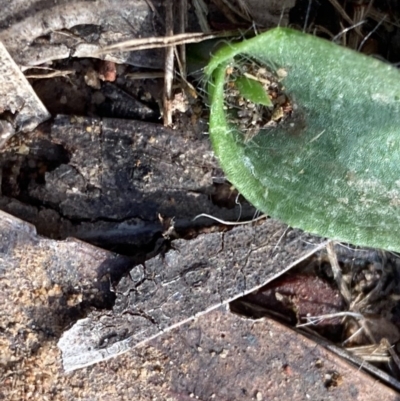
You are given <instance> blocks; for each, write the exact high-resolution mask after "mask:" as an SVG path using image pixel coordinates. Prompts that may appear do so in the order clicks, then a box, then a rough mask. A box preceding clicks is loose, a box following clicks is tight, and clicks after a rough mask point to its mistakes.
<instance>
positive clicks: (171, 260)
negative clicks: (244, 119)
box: [58, 220, 324, 371]
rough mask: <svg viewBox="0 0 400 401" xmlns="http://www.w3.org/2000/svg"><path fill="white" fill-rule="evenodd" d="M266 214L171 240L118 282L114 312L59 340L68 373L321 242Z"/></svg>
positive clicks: (252, 284)
mask: <svg viewBox="0 0 400 401" xmlns="http://www.w3.org/2000/svg"><path fill="white" fill-rule="evenodd" d="M286 230H287V227H286V226H284V225H283V224H281V223H279V222H277V221H274V220H267V221H266V222H265V223H264V224H262V225H258V226H254V227H237V228H234V229H233V230H232V231H230V232H227V233H225V234H224V233H213V234H208V235H201V236H199V237H197V238H196V239H194V240H191V241H184V240H178V241H174V242H173V244H172V249H171V250H170V251H169V252H168V253H166V254H165V255H164V256H162V255H159V256H157V257H155V258H153V259H151V260H150V261H148V262H146V264H145V265H139V266H136V267H135V268H134V269H133V270H132V271H131V274H130V275H128V276H127V277H125V278H124V279H122V280H121V282H120V283H119V285H118V288H117V289H116V294H117V299H116V303H115V306H114V308H113V311H112V312H108V313H106V314H103V313H100V312H94V313H92V314H91V315H90V316H89V317H88V318H86V319H84V320H81V321H78V322H77V323H76V324H75V325H74V326H73V327H72V328H71V329H70V330H68V331H66V332H65V333H64V335H63V336H62V338H61V339H60V341H59V343H58V346H59V348H60V349H61V350H62V352H63V365H64V368H65V370H66V371H70V370H74V369H79V368H82V367H85V366H89V365H92V364H94V363H96V362H99V361H102V360H105V359H108V358H111V357H113V356H116V355H118V354H121V353H123V352H126V351H127V350H129V349H130V348H132V347H135V346H137V345H139V344H142V343H143V342H145V341H148V340H149V339H151V338H154V337H156V336H158V335H160V334H161V333H163V332H164V331H167V330H170V329H172V328H174V327H176V326H179V325H181V324H182V323H185V322H186V321H188V320H190V319H194V318H196V317H197V316H199V315H202V314H204V313H206V312H208V311H210V310H212V309H215V308H217V307H218V306H219V305H221V304H225V303H228V302H230V301H232V300H234V299H236V298H238V297H240V296H243V295H244V294H247V293H249V292H251V291H254V290H256V289H257V288H259V287H261V286H263V285H265V284H266V283H267V282H269V281H271V280H272V279H274V278H275V277H277V276H279V275H281V274H283V273H284V272H285V271H287V270H288V269H290V268H291V267H293V265H295V264H297V263H299V262H300V261H301V260H304V259H305V258H306V257H308V256H309V255H311V254H313V253H315V252H316V251H318V250H319V249H321V248H322V247H324V242H322V240H321V239H318V238H315V237H312V236H311V235H306V234H302V233H301V232H299V231H297V230H288V231H287V232H286Z"/></svg>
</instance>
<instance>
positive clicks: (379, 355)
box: [346, 339, 398, 363]
mask: <svg viewBox="0 0 400 401" xmlns="http://www.w3.org/2000/svg"><path fill="white" fill-rule="evenodd" d="M384 341H385V339H382V341H381V342H380V344H373V345H363V346H361V347H349V348H346V349H347V351H349V352H351V353H352V354H353V355H355V356H357V357H359V358H362V359H363V360H364V361H367V362H375V363H388V362H390V359H391V356H390V355H389V354H390V349H391V346H390V344H389V343H388V342H387V340H386V343H385V342H384ZM396 357H397V355H396ZM397 358H398V357H397Z"/></svg>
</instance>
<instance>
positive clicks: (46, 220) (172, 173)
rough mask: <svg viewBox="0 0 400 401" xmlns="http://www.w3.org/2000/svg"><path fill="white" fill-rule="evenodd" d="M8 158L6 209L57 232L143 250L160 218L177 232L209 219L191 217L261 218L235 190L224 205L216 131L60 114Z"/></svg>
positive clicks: (3, 160)
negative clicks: (213, 137) (170, 222)
mask: <svg viewBox="0 0 400 401" xmlns="http://www.w3.org/2000/svg"><path fill="white" fill-rule="evenodd" d="M0 164H1V165H2V166H3V169H4V170H3V171H7V174H8V175H7V177H6V178H5V179H4V180H3V194H2V195H3V196H2V197H0V207H1V209H3V210H5V211H7V212H9V213H11V214H14V215H16V216H17V217H20V218H22V219H24V220H27V221H29V222H31V223H33V224H35V225H36V227H37V228H38V232H39V233H40V234H42V235H46V236H50V237H52V238H66V237H68V236H74V237H77V238H80V239H82V240H86V241H89V242H91V243H95V244H98V245H101V246H107V247H108V248H110V247H113V246H118V245H121V244H126V245H129V244H130V245H132V246H134V245H136V246H141V245H142V244H145V243H148V242H149V241H150V240H151V239H152V238H153V237H154V235H156V234H158V235H160V233H161V232H162V231H163V227H162V224H161V223H160V220H159V217H158V215H159V214H160V215H162V216H163V217H164V218H167V219H172V218H175V227H176V229H178V230H179V229H187V228H189V227H196V226H197V227H200V226H201V225H203V226H204V225H205V224H209V223H210V220H206V219H199V220H196V221H195V222H193V221H192V219H193V218H194V217H195V216H196V215H197V214H200V213H209V214H212V215H215V216H217V217H219V218H222V219H225V220H233V221H234V220H236V219H237V217H238V216H240V215H241V216H242V219H251V217H252V216H253V214H254V209H253V208H252V207H250V206H249V205H248V204H247V203H246V202H243V201H241V203H242V204H241V205H239V204H235V197H236V195H235V194H234V193H231V194H229V193H228V194H225V195H224V197H223V199H224V202H223V203H220V202H218V199H216V198H217V197H218V193H219V192H218V191H219V190H220V189H221V188H224V185H225V184H224V180H223V177H222V172H221V170H220V169H219V167H218V163H217V161H216V159H215V157H214V155H213V153H212V151H211V147H210V143H209V140H208V137H207V136H206V135H204V134H203V133H202V132H196V131H194V130H193V129H192V128H191V127H190V126H187V129H186V130H171V129H167V128H164V127H162V126H161V125H159V124H151V123H144V122H139V121H128V120H112V119H104V120H100V119H91V118H76V117H62V116H61V117H58V118H57V119H56V120H55V121H54V123H53V124H52V125H51V127H50V128H46V127H41V128H40V129H38V130H36V131H35V133H33V134H32V135H31V139H30V141H29V142H28V143H27V152H26V153H25V154H20V153H17V154H16V153H15V151H13V150H9V151H7V152H5V153H3V154H1V155H0ZM31 166H32V167H31ZM43 170H44V171H43ZM226 188H227V190H228V192H229V185H226ZM227 199H229V202H230V204H227ZM35 205H37V206H35Z"/></svg>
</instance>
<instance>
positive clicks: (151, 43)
mask: <svg viewBox="0 0 400 401" xmlns="http://www.w3.org/2000/svg"><path fill="white" fill-rule="evenodd" d="M234 35H237V31H222V32H216V33H208V34H207V33H202V32H195V33H180V34H177V35H174V34H171V35H166V36H161V37H156V36H153V37H150V38H139V39H131V40H127V41H124V42H119V43H114V44H112V45H109V46H104V47H103V48H102V49H101V50H98V51H96V52H94V53H93V56H96V55H102V54H106V53H112V52H116V51H127V52H128V51H138V50H148V49H160V48H164V47H168V46H179V45H183V44H188V43H200V42H203V41H205V40H210V39H216V38H226V37H229V36H234Z"/></svg>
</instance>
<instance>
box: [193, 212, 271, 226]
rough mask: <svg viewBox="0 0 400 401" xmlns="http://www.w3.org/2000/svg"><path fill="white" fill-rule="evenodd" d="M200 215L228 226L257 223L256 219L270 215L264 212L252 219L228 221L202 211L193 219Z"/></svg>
mask: <svg viewBox="0 0 400 401" xmlns="http://www.w3.org/2000/svg"><path fill="white" fill-rule="evenodd" d="M200 217H207V218H208V219H211V220H214V221H217V222H218V223H221V224H225V225H226V226H243V225H245V224H252V223H255V222H256V221H259V220H262V219H266V218H268V216H267V215H266V214H263V215H261V216H259V217H257V218H256V219H252V220H249V221H226V220H222V219H219V218H218V217H214V216H211V215H210V214H207V213H201V214H198V215H197V216H196V217H195V218H194V219H193V221H194V220H197V219H199V218H200Z"/></svg>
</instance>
